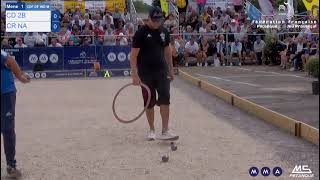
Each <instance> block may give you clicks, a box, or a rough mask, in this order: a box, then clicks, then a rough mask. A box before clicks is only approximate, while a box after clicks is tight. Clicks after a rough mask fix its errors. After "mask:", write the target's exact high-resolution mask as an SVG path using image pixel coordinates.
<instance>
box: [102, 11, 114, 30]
mask: <svg viewBox="0 0 320 180" xmlns="http://www.w3.org/2000/svg"><path fill="white" fill-rule="evenodd" d="M102 22H103V23H102V25H103V26H104V27H105V26H106V25H107V24H109V25H110V26H111V28H112V29H114V28H115V27H114V22H113V17H112V16H111V15H110V14H105V15H104V16H103V20H102ZM104 29H107V28H104Z"/></svg>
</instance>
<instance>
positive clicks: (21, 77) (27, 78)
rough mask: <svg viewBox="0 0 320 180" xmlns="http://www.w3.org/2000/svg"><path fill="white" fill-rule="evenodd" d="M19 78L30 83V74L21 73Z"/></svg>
mask: <svg viewBox="0 0 320 180" xmlns="http://www.w3.org/2000/svg"><path fill="white" fill-rule="evenodd" d="M18 79H19V81H21V82H22V83H29V82H30V76H29V75H27V74H21V76H20V77H19V78H18Z"/></svg>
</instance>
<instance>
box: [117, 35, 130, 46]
mask: <svg viewBox="0 0 320 180" xmlns="http://www.w3.org/2000/svg"><path fill="white" fill-rule="evenodd" d="M118 44H119V45H120V46H127V45H128V39H127V38H126V36H125V35H124V34H123V33H120V34H119V36H118Z"/></svg>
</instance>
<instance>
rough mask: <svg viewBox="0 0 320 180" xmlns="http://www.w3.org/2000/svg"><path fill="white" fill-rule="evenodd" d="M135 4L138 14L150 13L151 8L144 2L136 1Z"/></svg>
mask: <svg viewBox="0 0 320 180" xmlns="http://www.w3.org/2000/svg"><path fill="white" fill-rule="evenodd" d="M133 4H134V7H135V8H136V11H137V12H138V13H145V12H148V11H149V9H150V6H149V5H148V4H146V3H144V2H143V1H142V0H135V1H133Z"/></svg>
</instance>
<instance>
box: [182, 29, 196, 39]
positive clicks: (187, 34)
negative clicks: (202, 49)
mask: <svg viewBox="0 0 320 180" xmlns="http://www.w3.org/2000/svg"><path fill="white" fill-rule="evenodd" d="M192 33H194V31H193V28H192V27H191V26H190V25H188V26H187V29H186V31H185V32H184V38H183V39H184V40H185V41H187V42H188V41H190V39H191V36H192Z"/></svg>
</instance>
